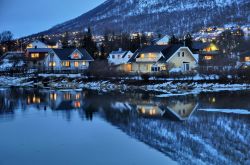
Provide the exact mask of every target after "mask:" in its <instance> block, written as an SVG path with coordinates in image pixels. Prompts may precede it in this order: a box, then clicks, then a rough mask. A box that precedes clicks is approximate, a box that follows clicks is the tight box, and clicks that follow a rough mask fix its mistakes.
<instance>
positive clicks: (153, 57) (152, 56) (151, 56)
mask: <svg viewBox="0 0 250 165" xmlns="http://www.w3.org/2000/svg"><path fill="white" fill-rule="evenodd" d="M148 57H149V58H151V59H155V58H156V55H155V54H153V53H149V55H148Z"/></svg>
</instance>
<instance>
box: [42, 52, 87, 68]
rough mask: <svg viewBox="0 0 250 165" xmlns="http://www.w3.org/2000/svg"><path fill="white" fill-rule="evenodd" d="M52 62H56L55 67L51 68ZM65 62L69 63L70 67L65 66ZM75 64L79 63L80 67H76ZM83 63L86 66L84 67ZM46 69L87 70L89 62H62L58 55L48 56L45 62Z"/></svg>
mask: <svg viewBox="0 0 250 165" xmlns="http://www.w3.org/2000/svg"><path fill="white" fill-rule="evenodd" d="M50 62H55V66H49V64H50ZM64 62H69V63H70V65H69V67H67V66H63V63H64ZM75 62H78V64H79V66H78V67H75V65H74V64H75ZM83 63H84V64H85V65H83ZM44 68H45V69H46V70H85V69H88V68H89V61H84V60H64V61H62V60H60V58H59V57H58V56H57V55H54V56H53V57H52V56H47V57H46V58H45V60H44Z"/></svg>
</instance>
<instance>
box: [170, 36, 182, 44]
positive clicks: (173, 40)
mask: <svg viewBox="0 0 250 165" xmlns="http://www.w3.org/2000/svg"><path fill="white" fill-rule="evenodd" d="M178 43H180V41H179V39H178V38H176V37H175V35H172V36H171V37H170V39H169V44H178Z"/></svg>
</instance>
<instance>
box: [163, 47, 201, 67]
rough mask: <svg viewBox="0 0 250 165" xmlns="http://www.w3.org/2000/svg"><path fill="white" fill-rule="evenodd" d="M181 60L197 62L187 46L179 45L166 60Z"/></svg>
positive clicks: (172, 61)
mask: <svg viewBox="0 0 250 165" xmlns="http://www.w3.org/2000/svg"><path fill="white" fill-rule="evenodd" d="M181 61H183V62H184V61H186V62H196V63H197V62H198V61H197V59H196V58H195V56H194V55H193V53H192V52H191V51H190V49H189V48H188V47H180V48H179V49H178V50H177V51H176V52H175V53H174V54H172V56H171V57H170V58H168V59H167V61H166V62H170V63H175V62H181Z"/></svg>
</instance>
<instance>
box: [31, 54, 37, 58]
mask: <svg viewBox="0 0 250 165" xmlns="http://www.w3.org/2000/svg"><path fill="white" fill-rule="evenodd" d="M31 58H39V53H31Z"/></svg>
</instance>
